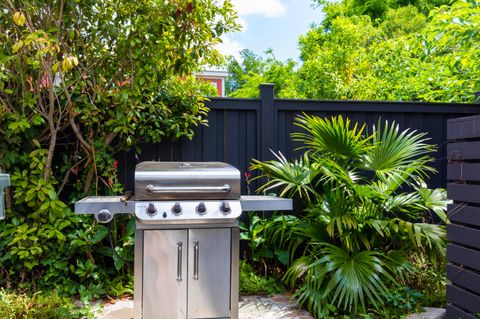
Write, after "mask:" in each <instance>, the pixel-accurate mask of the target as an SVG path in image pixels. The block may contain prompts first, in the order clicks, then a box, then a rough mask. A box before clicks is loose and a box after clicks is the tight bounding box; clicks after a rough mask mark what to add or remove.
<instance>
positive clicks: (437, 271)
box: [405, 253, 447, 307]
mask: <svg viewBox="0 0 480 319" xmlns="http://www.w3.org/2000/svg"><path fill="white" fill-rule="evenodd" d="M409 260H410V262H411V263H412V265H413V267H414V271H413V272H410V273H408V274H406V276H405V285H406V286H408V287H410V288H411V289H416V290H418V291H421V292H422V293H423V296H422V298H421V301H420V302H421V304H422V306H424V307H445V305H446V304H447V293H446V286H447V277H446V269H445V267H446V259H445V258H442V257H439V258H438V259H437V260H430V258H428V256H427V255H425V254H424V253H418V254H413V255H412V256H410V258H409Z"/></svg>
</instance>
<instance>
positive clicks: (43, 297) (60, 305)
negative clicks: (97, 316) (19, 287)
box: [0, 289, 93, 319]
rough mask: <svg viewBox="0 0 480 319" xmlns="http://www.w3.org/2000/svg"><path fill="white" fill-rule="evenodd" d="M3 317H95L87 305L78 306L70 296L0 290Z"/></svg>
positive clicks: (30, 318) (50, 318)
mask: <svg viewBox="0 0 480 319" xmlns="http://www.w3.org/2000/svg"><path fill="white" fill-rule="evenodd" d="M0 318H2V319H20V318H22V319H81V318H93V313H92V312H91V311H90V309H89V308H87V307H79V306H76V305H75V304H74V303H73V302H72V301H71V300H70V299H69V298H65V297H61V296H59V295H58V294H57V293H54V292H48V293H45V292H38V293H35V294H33V295H27V294H24V293H14V292H9V291H6V290H4V289H2V290H0Z"/></svg>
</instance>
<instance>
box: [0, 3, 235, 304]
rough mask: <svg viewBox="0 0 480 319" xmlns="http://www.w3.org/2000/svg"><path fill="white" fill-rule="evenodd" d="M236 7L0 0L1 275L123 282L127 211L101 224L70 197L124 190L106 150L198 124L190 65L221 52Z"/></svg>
mask: <svg viewBox="0 0 480 319" xmlns="http://www.w3.org/2000/svg"><path fill="white" fill-rule="evenodd" d="M235 18H236V14H235V13H234V12H233V10H232V6H231V4H230V3H229V2H228V1H225V2H217V1H215V2H214V1H211V0H200V1H188V0H179V1H147V0H139V1H129V0H125V1H122V0H121V1H108V0H78V1H64V0H47V1H44V0H42V1H39V0H6V1H2V2H0V167H1V168H2V169H3V170H6V171H8V172H9V173H11V175H12V176H11V179H12V185H13V186H12V190H11V194H10V196H7V200H8V203H9V206H10V209H9V210H8V214H7V220H6V221H5V222H2V223H0V239H1V240H0V264H1V265H2V267H1V271H0V283H1V285H2V286H8V287H24V286H26V287H28V288H33V289H41V288H42V287H45V286H48V287H49V288H56V289H58V290H59V291H65V290H66V291H68V292H70V293H80V295H81V296H82V297H85V298H88V297H91V296H95V295H98V294H101V293H104V292H105V289H108V290H109V292H110V293H111V294H120V293H123V292H124V291H125V290H127V291H129V289H131V280H130V279H131V270H132V267H131V265H130V262H131V261H132V259H133V251H132V248H133V238H132V234H133V230H134V220H133V219H130V220H119V221H120V223H119V224H118V225H117V224H115V223H114V224H113V225H110V226H109V228H107V227H106V226H99V225H97V224H96V223H95V222H93V220H92V218H91V217H89V216H87V217H79V216H76V215H74V214H73V213H72V212H71V210H70V207H71V203H72V202H73V201H74V200H76V199H78V198H80V197H83V196H85V195H88V194H100V193H102V194H118V193H119V192H121V191H122V187H121V185H120V184H119V182H118V179H117V175H116V174H117V165H118V164H117V162H116V161H115V160H114V156H115V153H116V152H118V151H121V150H124V149H126V148H129V147H131V146H132V145H136V144H137V143H139V142H158V141H160V140H162V139H164V138H167V137H173V138H179V137H182V136H183V137H187V138H191V137H192V134H193V128H194V127H195V126H196V125H201V124H204V123H205V119H204V115H205V114H206V112H207V108H206V107H205V106H204V104H203V101H204V98H203V97H202V95H201V94H202V88H203V87H204V85H202V84H199V83H197V82H196V81H195V79H194V78H193V77H192V75H191V74H193V72H195V71H197V70H198V68H199V66H201V65H204V64H206V63H210V64H215V63H218V62H220V58H221V57H220V55H219V53H218V52H217V51H216V50H215V49H214V46H215V45H216V43H218V41H220V40H219V38H220V36H221V35H222V34H224V33H225V32H227V31H230V30H233V29H236V28H237V25H236V23H235ZM207 87H210V86H209V85H207ZM126 219H129V218H126ZM109 230H110V231H109ZM111 245H113V246H116V249H115V251H113V250H112V249H111ZM112 257H113V258H112ZM125 261H126V263H125ZM122 281H126V282H129V283H130V284H124V283H122Z"/></svg>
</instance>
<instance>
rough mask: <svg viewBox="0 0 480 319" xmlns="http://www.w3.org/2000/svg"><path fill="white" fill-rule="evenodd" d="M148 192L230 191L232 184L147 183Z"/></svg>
mask: <svg viewBox="0 0 480 319" xmlns="http://www.w3.org/2000/svg"><path fill="white" fill-rule="evenodd" d="M145 190H146V191H147V193H150V194H151V193H157V194H158V193H228V192H229V191H230V185H228V184H225V185H223V186H171V187H163V186H153V185H147V186H146V187H145Z"/></svg>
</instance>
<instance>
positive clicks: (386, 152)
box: [252, 115, 446, 318]
mask: <svg viewBox="0 0 480 319" xmlns="http://www.w3.org/2000/svg"><path fill="white" fill-rule="evenodd" d="M296 125H298V126H299V127H301V128H302V129H304V131H303V132H302V133H294V134H293V135H292V137H293V140H295V141H299V142H302V143H303V145H305V146H304V149H305V154H304V155H303V156H302V157H301V158H299V159H296V160H293V161H287V160H286V159H285V158H284V157H283V155H282V154H280V153H279V154H276V157H277V160H272V161H266V162H260V161H256V160H255V161H254V165H253V166H252V167H253V168H254V169H258V170H260V171H261V172H262V175H261V176H260V177H259V178H263V177H266V178H268V182H267V183H266V184H264V185H263V186H262V187H261V189H260V191H271V190H274V189H275V190H277V191H278V192H279V194H280V196H286V197H295V196H297V197H299V198H301V199H302V200H303V202H304V204H305V207H306V212H305V216H303V217H301V218H300V217H295V216H285V217H280V218H276V219H274V220H272V221H270V222H267V223H266V224H264V225H263V227H264V229H266V233H265V235H264V238H267V239H268V240H269V241H270V242H271V243H273V245H274V246H275V247H277V248H278V249H279V250H280V249H287V250H288V251H289V252H290V264H289V268H288V270H287V273H286V275H285V280H286V281H287V283H289V284H290V285H292V286H294V285H296V284H299V285H300V288H299V289H298V290H297V292H296V296H298V298H299V301H300V302H301V303H302V304H304V305H306V306H308V308H309V310H310V311H311V312H312V313H313V314H314V315H315V316H316V318H322V313H323V312H324V311H325V310H326V309H328V307H330V305H334V306H335V307H336V308H338V309H339V310H341V311H342V312H344V313H346V314H352V315H358V314H361V313H365V312H366V310H367V305H371V306H373V307H375V308H379V307H381V306H382V305H383V304H384V303H385V302H386V301H387V297H388V289H387V286H389V285H390V286H391V285H397V284H399V283H401V282H402V278H403V276H402V275H403V273H404V272H405V271H409V270H410V269H411V265H410V264H409V262H408V260H407V258H408V257H409V256H410V255H411V254H414V253H416V252H418V251H423V252H426V253H429V254H430V256H431V258H436V256H437V255H438V256H444V255H445V239H446V238H445V227H444V226H441V225H434V224H430V223H428V221H429V220H430V216H431V215H430V212H434V213H435V214H437V216H438V217H440V218H441V219H442V220H443V221H446V214H445V211H444V210H445V208H446V192H445V191H444V190H442V189H428V188H427V186H426V184H425V183H424V178H425V177H427V176H428V175H429V174H431V173H433V172H434V169H433V168H431V167H430V166H429V163H430V162H432V161H433V158H432V157H431V153H432V151H434V147H433V146H432V145H429V144H428V143H427V141H428V139H427V138H426V137H425V133H421V134H418V133H416V132H415V131H410V130H406V131H400V130H399V126H398V125H397V124H395V123H388V122H386V123H384V124H382V123H380V122H379V123H378V125H376V126H374V127H373V128H371V132H370V133H367V132H366V130H367V128H366V127H365V125H363V126H360V125H358V124H354V123H351V122H350V120H348V119H343V118H342V117H341V116H339V117H332V118H330V119H322V118H319V117H315V116H308V115H304V116H302V117H299V118H297V119H296Z"/></svg>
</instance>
